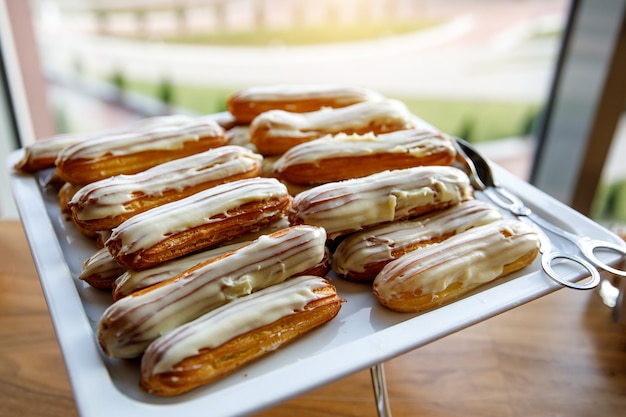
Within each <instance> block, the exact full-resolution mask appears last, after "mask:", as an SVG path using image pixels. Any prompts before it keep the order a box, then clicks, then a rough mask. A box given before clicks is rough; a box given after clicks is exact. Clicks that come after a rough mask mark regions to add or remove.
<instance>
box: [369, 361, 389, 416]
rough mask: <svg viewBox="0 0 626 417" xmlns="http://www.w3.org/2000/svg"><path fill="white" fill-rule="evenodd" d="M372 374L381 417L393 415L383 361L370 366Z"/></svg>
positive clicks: (377, 406)
mask: <svg viewBox="0 0 626 417" xmlns="http://www.w3.org/2000/svg"><path fill="white" fill-rule="evenodd" d="M370 374H371V375H372V385H373V386H374V397H375V399H376V408H377V410H378V416H379V417H391V407H390V406H389V397H388V396H387V381H386V379H385V369H384V367H383V364H382V363H379V364H378V365H374V366H372V367H371V368H370Z"/></svg>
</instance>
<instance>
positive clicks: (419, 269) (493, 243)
mask: <svg viewBox="0 0 626 417" xmlns="http://www.w3.org/2000/svg"><path fill="white" fill-rule="evenodd" d="M538 253H539V237H538V235H537V232H536V230H535V229H534V228H533V227H532V226H530V225H529V224H527V223H524V222H521V221H519V220H502V221H499V222H495V223H491V224H487V225H484V226H479V227H476V228H473V229H470V230H467V231H465V232H463V233H460V234H458V235H456V236H452V237H451V238H449V239H447V240H444V241H443V242H441V243H437V244H434V245H431V246H428V247H425V248H422V249H420V250H417V251H414V252H410V253H407V254H406V255H404V256H401V257H400V258H398V259H396V260H394V261H391V262H389V263H388V264H387V265H386V266H385V267H384V268H383V269H382V270H381V271H380V273H379V274H378V275H377V276H376V278H375V279H374V283H373V292H374V296H375V297H376V299H377V300H378V301H379V302H380V303H381V304H382V305H384V306H386V307H388V308H390V309H391V310H395V311H399V312H421V311H425V310H429V309H432V308H434V307H437V306H440V305H442V304H445V303H448V302H450V301H453V300H456V299H458V298H459V297H461V296H462V295H465V294H467V293H469V292H470V291H472V290H474V289H476V288H478V287H480V286H481V285H485V284H487V283H489V282H492V281H494V280H496V279H498V278H501V277H504V276H505V275H508V274H510V273H512V272H514V271H517V270H519V269H522V268H524V267H526V266H528V265H530V264H531V263H532V262H533V260H534V259H535V258H536V256H537V254H538Z"/></svg>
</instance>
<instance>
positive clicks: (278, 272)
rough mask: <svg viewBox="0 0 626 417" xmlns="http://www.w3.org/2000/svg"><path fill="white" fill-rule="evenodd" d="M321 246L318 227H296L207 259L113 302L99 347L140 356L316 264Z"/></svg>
mask: <svg viewBox="0 0 626 417" xmlns="http://www.w3.org/2000/svg"><path fill="white" fill-rule="evenodd" d="M325 241H326V233H325V231H324V229H322V228H320V227H312V226H294V227H289V228H287V229H282V230H279V231H277V232H274V233H271V234H269V235H263V236H261V237H259V238H258V239H256V240H254V241H253V242H251V243H250V244H248V245H245V246H242V247H240V248H238V249H235V250H233V251H230V252H227V253H225V254H223V255H221V256H217V257H214V258H210V259H207V260H206V261H204V262H202V263H200V264H198V265H196V266H194V267H192V268H191V269H188V270H186V271H184V272H182V273H180V274H178V275H176V276H175V277H172V278H170V279H168V280H166V281H163V282H161V283H159V284H156V285H153V286H150V287H148V288H145V289H143V290H140V291H137V292H134V293H132V294H131V295H129V296H127V297H124V298H122V299H120V300H118V301H115V302H114V303H113V304H112V305H111V306H110V307H109V308H107V310H106V311H105V312H104V314H103V315H102V317H101V319H100V321H99V325H98V340H99V343H100V345H101V347H102V349H103V351H104V352H105V353H106V354H107V355H109V356H112V357H118V358H131V357H137V356H140V355H141V354H142V353H143V351H144V349H145V348H146V347H147V346H148V345H149V344H150V343H151V342H152V341H153V340H155V339H156V338H158V337H159V336H160V335H162V334H165V333H166V332H168V331H171V330H173V329H175V328H176V327H178V326H180V325H182V324H184V323H187V322H189V321H191V320H194V319H196V318H198V317H200V316H201V315H203V314H205V313H207V312H209V311H211V310H213V309H215V308H217V307H219V306H221V305H224V304H226V303H228V302H231V301H233V300H235V299H237V298H239V297H243V296H245V295H248V294H251V293H253V292H255V291H258V290H260V289H263V288H266V287H269V286H271V285H274V284H278V283H280V282H282V281H285V280H286V279H288V278H289V277H292V276H294V275H296V274H298V273H300V272H302V271H306V270H307V269H309V268H311V267H313V266H314V265H316V264H318V263H319V262H320V261H321V260H322V259H323V257H324V250H325V246H324V243H325Z"/></svg>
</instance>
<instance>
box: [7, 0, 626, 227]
mask: <svg viewBox="0 0 626 417" xmlns="http://www.w3.org/2000/svg"><path fill="white" fill-rule="evenodd" d="M4 3H5V6H6V7H7V10H8V11H7V16H8V19H9V21H10V23H11V24H12V25H13V32H16V31H18V32H19V30H25V29H24V28H26V27H30V28H32V30H31V32H32V34H33V35H32V36H33V39H32V48H29V47H28V43H27V40H25V38H24V37H23V36H24V35H22V36H21V37H20V36H19V34H18V36H17V37H16V39H15V42H14V43H15V45H17V49H18V54H19V50H20V48H21V49H22V50H24V49H25V50H26V53H30V56H31V59H33V61H31V62H34V63H35V64H32V63H31V65H37V66H38V69H40V74H41V78H42V85H43V88H42V89H41V91H39V92H38V93H37V101H38V102H39V104H40V105H41V106H45V109H47V112H48V117H49V119H50V121H49V124H48V125H45V123H44V125H45V126H47V127H43V128H38V126H41V125H38V124H37V123H33V124H34V129H33V132H32V139H33V140H35V139H41V138H43V137H47V136H51V135H53V134H59V133H65V132H87V131H94V130H99V129H105V128H109V127H115V126H119V125H121V124H125V123H128V122H130V121H132V120H135V119H137V118H141V117H148V116H154V115H160V114H169V113H190V114H206V113H213V112H219V111H224V110H225V103H226V99H227V97H228V96H229V95H230V94H232V93H233V92H235V91H237V90H239V89H241V88H245V87H248V86H254V85H268V84H283V83H343V84H350V85H357V86H362V87H367V88H372V89H376V90H378V91H380V92H381V93H383V94H385V95H387V96H390V97H394V98H397V99H400V100H402V101H404V102H405V103H406V104H407V105H408V106H409V108H410V109H411V110H412V111H413V112H414V113H415V114H417V115H418V116H420V117H422V118H423V119H425V120H427V121H428V122H430V123H432V124H434V125H435V126H437V127H438V128H440V129H441V130H443V131H445V132H447V133H449V134H452V135H457V136H460V137H463V138H465V139H467V140H470V141H472V142H474V143H477V144H479V145H480V146H481V149H482V150H483V151H484V152H485V153H487V155H488V156H489V157H490V158H492V159H494V160H495V161H496V162H498V163H499V164H501V165H503V166H505V168H507V169H509V170H510V171H512V172H513V173H514V174H516V175H518V176H520V177H522V178H524V179H531V177H532V175H533V173H532V172H531V171H532V168H533V163H534V162H536V159H537V155H536V151H537V149H538V143H537V140H536V139H537V136H538V130H540V129H541V128H542V123H541V122H542V120H543V119H542V117H543V115H545V114H546V111H547V110H546V109H548V107H547V106H548V105H549V104H550V98H551V94H554V85H555V80H556V79H557V76H561V75H562V74H557V70H558V69H559V68H558V65H559V58H560V51H561V49H562V45H563V42H564V37H565V36H566V29H567V27H566V26H567V21H568V16H569V15H570V14H571V11H572V8H573V7H575V6H577V3H580V2H577V1H569V0H498V1H496V0H476V1H468V0H317V1H310V0H228V1H227V0H109V1H106V2H103V1H96V0H31V1H25V2H23V1H20V0H13V1H12V0H4ZM16 11H17V12H16ZM26 20H28V21H26ZM561 58H562V57H561ZM26 77H28V75H26ZM33 78H34V79H32V81H28V80H26V81H25V84H26V86H27V87H26V88H27V89H28V86H29V85H31V86H32V85H33V84H31V83H35V82H36V81H37V77H36V76H34V77H33ZM8 88H9V89H10V86H9V87H8ZM31 100H32V99H31ZM623 114H624V105H623V104H621V108H620V117H619V121H618V123H616V127H615V129H614V132H612V133H611V134H612V135H614V137H615V138H616V139H615V140H612V141H611V149H610V151H609V152H608V154H607V157H606V158H605V161H603V162H605V163H604V165H603V167H602V173H601V178H600V180H599V181H598V186H597V187H594V190H593V201H592V202H590V203H589V204H588V207H586V208H585V210H583V212H585V211H586V213H585V214H588V215H590V216H592V217H594V218H596V219H598V220H599V221H602V222H606V223H611V222H619V221H626V167H625V166H624V164H620V163H619V161H618V159H619V157H618V155H626V139H624V140H621V139H619V138H623V137H624V136H626V127H625V126H626V123H625V122H624V116H623ZM33 117H34V116H33ZM34 118H36V117H34ZM40 119H44V117H40ZM35 122H36V120H35ZM544 127H545V126H544ZM24 142H28V139H24V135H22V137H21V139H20V140H18V143H17V144H16V145H15V146H21V145H23V144H24ZM565 162H566V163H570V162H568V161H565ZM571 163H573V164H576V161H571ZM3 188H4V187H3ZM557 197H558V196H557ZM3 200H5V199H3ZM3 212H4V213H5V215H6V214H7V213H9V212H10V209H6V208H5V209H4V210H3Z"/></svg>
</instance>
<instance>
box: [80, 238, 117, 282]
mask: <svg viewBox="0 0 626 417" xmlns="http://www.w3.org/2000/svg"><path fill="white" fill-rule="evenodd" d="M125 272H126V268H125V267H123V266H121V265H120V264H118V263H117V262H115V261H114V260H113V257H112V256H111V254H110V253H109V251H108V250H106V248H102V249H100V250H99V251H98V252H96V253H95V254H93V255H92V256H91V257H89V259H87V260H86V261H85V262H84V264H83V270H82V271H81V273H80V275H79V276H78V279H80V280H81V281H85V282H86V283H87V284H89V285H91V286H92V287H94V288H98V289H102V290H110V289H112V288H113V284H114V283H115V280H116V279H117V278H118V277H119V276H120V275H122V274H124V273H125Z"/></svg>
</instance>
